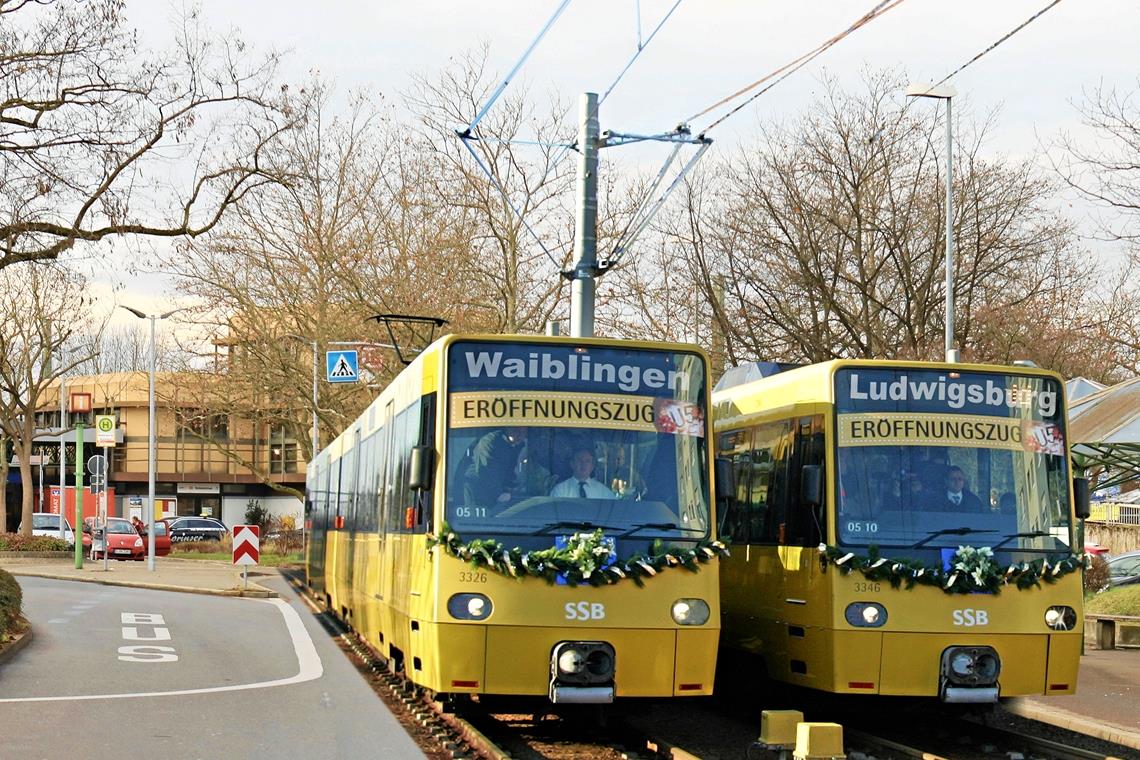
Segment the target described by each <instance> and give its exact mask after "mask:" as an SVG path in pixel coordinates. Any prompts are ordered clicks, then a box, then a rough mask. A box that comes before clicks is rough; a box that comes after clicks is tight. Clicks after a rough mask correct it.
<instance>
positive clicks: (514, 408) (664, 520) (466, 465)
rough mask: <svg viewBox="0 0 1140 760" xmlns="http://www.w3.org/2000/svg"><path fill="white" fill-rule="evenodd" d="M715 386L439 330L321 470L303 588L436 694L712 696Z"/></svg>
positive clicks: (652, 351) (322, 459)
mask: <svg viewBox="0 0 1140 760" xmlns="http://www.w3.org/2000/svg"><path fill="white" fill-rule="evenodd" d="M709 388H710V381H709V376H708V362H707V359H706V357H705V356H704V355H703V354H702V352H701V351H700V350H699V349H697V348H695V347H692V346H683V345H673V344H662V343H632V342H624V341H615V340H605V339H595V338H551V337H543V336H493V335H477V336H458V335H450V336H445V337H443V338H441V339H439V340H437V341H435V342H434V343H432V344H431V345H430V346H428V347H427V348H426V349H425V350H424V351H423V352H422V353H420V354H419V355H418V356H417V358H416V359H415V360H414V361H413V362H411V364H410V365H409V366H407V367H406V368H405V369H404V371H403V372H401V374H400V375H399V376H398V377H397V378H396V379H395V380H394V381H393V382H392V383H391V384H390V385H389V386H388V387H387V388H385V389H384V391H383V392H382V393H381V394H380V395H379V397H378V398H377V399H376V400H375V401H374V402H373V403H372V404H371V405H370V406H369V407H368V408H367V409H366V410H365V412H364V413H363V414H362V415H361V416H360V417H359V418H358V419H357V420H355V421H354V422H353V423H352V424H351V425H349V426H348V427H347V428H346V429H345V430H344V431H343V432H342V433H341V434H340V435H339V436H338V437H337V438H336V439H335V440H334V441H332V442H331V444H329V446H328V447H327V448H325V449H324V450H323V451H321V452H320V453H319V454H318V455H317V456H316V457H315V459H314V461H313V462H312V464H311V466H310V469H309V475H308V483H307V491H308V494H307V501H306V509H307V511H308V521H309V523H310V524H311V529H312V533H311V536H312V538H311V541H310V543H309V546H308V551H307V582H308V584H309V586H310V587H311V588H312V590H313V591H314V592H315V593H316V594H317V595H318V596H319V597H320V598H323V599H324V600H325V603H326V604H327V606H328V609H329V610H331V611H332V612H334V613H335V614H336V615H338V616H339V617H340V618H341V619H343V620H344V621H345V622H347V623H348V624H349V625H350V626H352V627H353V628H354V629H355V630H356V631H358V632H359V633H360V634H361V635H362V636H363V637H364V638H365V639H367V641H368V643H369V644H370V645H371V646H372V647H374V648H375V649H376V650H378V651H379V652H380V653H381V654H382V655H383V656H385V657H387V658H389V661H390V663H391V664H392V665H393V667H395V668H396V669H399V670H402V671H403V672H404V673H405V674H406V676H407V678H409V679H410V680H411V681H413V682H415V683H417V684H419V685H421V686H423V687H425V688H427V689H430V690H432V691H434V692H437V693H440V694H445V695H465V694H466V695H470V694H483V695H491V694H493V695H518V696H534V697H541V698H546V699H549V700H550V701H551V702H554V703H561V704H567V703H606V702H610V701H612V700H613V699H614V698H615V697H670V696H689V695H706V694H710V693H711V692H712V686H713V672H714V669H715V664H716V651H717V640H718V634H719V627H720V609H719V606H718V566H717V562H716V560H717V558H718V554H719V553H721V552H722V549H723V547H722V546H721V545H720V544H719V542H717V541H716V536H715V532H714V525H715V521H714V517H713V513H712V508H711V503H710V477H711V472H712V471H711V452H710V446H709V441H710V440H711V420H710V419H709V415H708V413H707V412H708V399H709ZM698 570H699V572H697V571H698Z"/></svg>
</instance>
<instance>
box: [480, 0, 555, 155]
mask: <svg viewBox="0 0 1140 760" xmlns="http://www.w3.org/2000/svg"><path fill="white" fill-rule="evenodd" d="M568 5H570V0H562V3H561V4H560V5H559V6H558V7H557V8H556V9H555V11H554V15H552V16H551V17H550V20H549V21H547V22H546V26H544V27H542V30H541V31H540V32H539V33H538V36H537V37H535V38H534V41H533V42H531V43H530V47H528V48H527V49H526V50H525V51H524V52H523V54H522V57H521V58H519V60H518V63H516V64H515V65H514V68H512V69H511V70H510V72H509V73H508V74H507V76H506V78H505V79H503V81H502V83H500V84H499V86H498V88H496V90H495V92H494V93H492V94H491V97H490V98H488V99H487V102H486V103H484V104H483V107H482V108H481V109H480V110H479V113H477V114H475V118H474V119H473V120H472V121H471V123H470V124H468V125H467V132H466V134H471V133H472V132H473V131H474V130H475V127H476V126H478V125H479V122H480V121H482V119H483V117H484V116H486V115H487V111H488V110H490V108H491V106H492V105H493V104H494V102H495V101H496V100H498V99H499V96H500V95H502V94H503V90H505V89H507V85H509V84H510V83H511V79H513V78H514V76H515V74H517V73H518V72H519V69H521V68H522V65H523V64H524V63H526V59H527V58H529V57H530V54H531V53H532V52H534V49H535V48H536V47H538V43H539V42H542V38H543V37H545V36H546V33H547V32H549V31H550V27H552V26H554V22H555V21H557V20H558V17H559V16H561V15H562V11H564V10H566V6H568Z"/></svg>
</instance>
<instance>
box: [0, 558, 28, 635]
mask: <svg viewBox="0 0 1140 760" xmlns="http://www.w3.org/2000/svg"><path fill="white" fill-rule="evenodd" d="M23 598H24V595H23V592H22V591H21V590H20V584H19V583H16V579H15V578H13V577H12V574H11V573H9V572H8V571H7V570H4V569H0V642H2V641H7V639H8V635H9V634H10V633H11V632H12V630H13V629H14V628H15V627H16V621H17V620H18V619H19V617H20V605H21V604H22V603H23Z"/></svg>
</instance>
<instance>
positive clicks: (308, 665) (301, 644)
mask: <svg viewBox="0 0 1140 760" xmlns="http://www.w3.org/2000/svg"><path fill="white" fill-rule="evenodd" d="M245 601H250V602H260V603H262V604H272V605H273V606H275V607H276V608H277V609H278V610H280V611H281V616H282V617H283V618H285V627H286V628H287V629H288V630H289V638H290V639H292V641H293V651H294V652H295V653H296V654H297V675H295V676H291V677H289V678H279V679H277V680H274V681H257V682H255V683H246V684H235V685H231V686H211V687H206V688H203V689H182V690H179V691H145V692H135V693H132V694H84V695H76V696H65V697H10V698H7V699H0V704H10V703H13V702H78V701H86V700H93V699H138V698H143V697H180V696H184V695H188V694H214V693H216V692H223V691H245V690H247V689H268V688H271V687H274V686H291V685H292V684H296V683H304V682H305V681H312V680H315V679H317V678H320V677H321V675H322V674H323V673H324V666H323V665H321V657H320V655H318V654H317V648H316V646H314V645H313V640H312V639H311V638H310V637H309V632H308V631H306V630H305V624H304V622H302V620H301V616H300V615H298V614H297V611H296V610H295V609H293V608H292V607H290V606H289V604H288V603H287V602H285V601H284V600H282V599H247V600H245Z"/></svg>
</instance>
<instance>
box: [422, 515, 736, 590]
mask: <svg viewBox="0 0 1140 760" xmlns="http://www.w3.org/2000/svg"><path fill="white" fill-rule="evenodd" d="M427 538H428V549H431V548H432V547H434V546H437V545H438V546H441V547H443V550H444V551H445V552H447V553H448V554H450V555H451V556H453V557H456V558H457V559H461V560H463V561H465V562H470V563H471V565H472V567H477V568H478V567H485V568H488V569H490V570H493V571H495V572H497V573H500V574H502V575H506V576H509V577H512V578H522V577H525V576H531V577H535V578H542V579H544V580H545V581H546V582H547V583H549V584H554V583H555V582H556V581H557V579H558V578H559V577H561V578H563V579H565V581H566V583H567V584H568V585H570V586H577V585H579V584H583V583H588V584H590V585H591V586H604V585H608V584H612V583H617V582H618V581H621V580H624V579H626V578H631V579H633V582H634V583H636V584H637V585H638V586H642V585H644V583H645V579H646V578H652V577H653V576H655V575H657V574H658V573H659V572H661V571H662V570H664V569H666V568H670V567H682V568H684V569H686V570H689V571H691V572H694V573H695V572H698V571H699V570H700V569H701V568H700V566H701V565H702V564H704V563H707V562H711V561H712V560H714V559H716V558H717V556H722V557H727V556H728V547H727V546H726V545H725V544H724V543H723V542H722V541H701V542H699V543H698V544H697V545H696V546H695V547H693V548H691V549H682V548H680V547H677V546H672V545H669V546H666V545H664V544H663V543H662V542H661V540H660V539H657V540H654V542H653V544H652V546H651V548H650V551H649V554H635V555H633V556H632V557H629V558H628V559H624V560H618V559H615V558H614V556H613V551H614V542H613V539H610V538H607V537H606V536H605V534H604V533H603V532H602V530H601V529H600V528H599V529H598V530H595V531H593V532H592V533H574V534H572V535H571V536H570V537H569V538H568V539H567V540H566V545H565V546H562V547H558V546H552V547H550V548H549V549H540V550H537V551H523V550H522V549H520V548H519V547H517V546H516V547H513V548H511V549H507V548H506V547H505V546H503V544H502V543H500V542H498V541H495V540H493V539H483V538H476V539H474V540H472V541H468V542H467V543H464V542H463V540H462V539H460V538H459V536H458V534H456V533H455V532H454V531H453V530H451V528H450V527H448V525H447V523H444V524H443V527H442V530H441V531H440V534H439V535H438V536H436V535H433V534H428V537H427Z"/></svg>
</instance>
